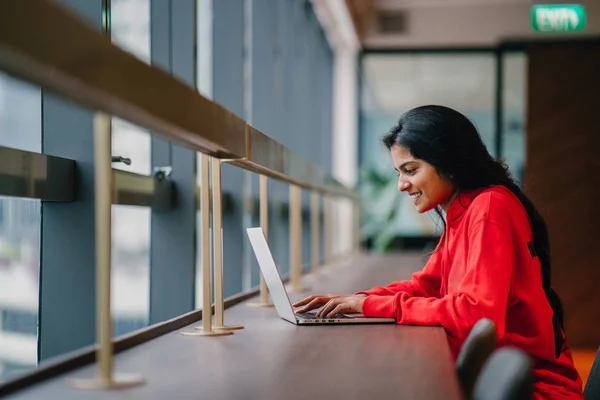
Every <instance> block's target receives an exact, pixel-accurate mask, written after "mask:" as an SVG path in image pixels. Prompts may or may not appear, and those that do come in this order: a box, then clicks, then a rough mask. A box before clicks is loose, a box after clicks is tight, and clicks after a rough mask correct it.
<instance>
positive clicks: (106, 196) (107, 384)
mask: <svg viewBox="0 0 600 400" xmlns="http://www.w3.org/2000/svg"><path fill="white" fill-rule="evenodd" d="M111 122H112V121H111V117H110V115H107V114H105V113H102V112H97V113H96V115H95V118H94V192H95V204H94V208H95V223H96V340H97V341H98V342H99V347H98V350H97V352H96V357H97V360H98V370H99V374H100V376H98V377H96V378H91V379H89V378H83V379H72V380H69V381H68V384H69V385H70V386H72V387H74V388H77V389H117V388H126V387H131V386H137V385H140V384H142V383H144V379H143V378H142V376H141V375H137V374H117V375H115V374H113V343H112V319H111V311H110V310H111V307H110V273H111V233H112V232H111V216H112V214H111V213H112V193H113V190H112V188H113V186H112V165H111V147H112V137H111V135H112V132H111Z"/></svg>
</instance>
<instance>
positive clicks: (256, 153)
mask: <svg viewBox="0 0 600 400" xmlns="http://www.w3.org/2000/svg"><path fill="white" fill-rule="evenodd" d="M0 69H2V70H5V71H6V72H8V73H10V74H12V75H16V76H18V77H20V78H23V79H25V80H28V81H30V82H33V83H35V84H38V85H40V86H42V87H44V88H47V89H50V90H52V91H55V92H57V93H59V94H61V95H64V96H67V97H69V98H71V99H74V100H76V101H79V102H81V103H83V104H85V105H86V106H88V107H90V108H93V109H96V110H100V111H105V112H107V113H110V114H112V115H115V116H118V117H121V118H124V119H127V120H129V121H131V122H133V123H135V124H137V125H140V126H143V127H144V128H147V129H149V130H151V131H152V132H156V133H157V134H158V135H162V136H164V137H165V138H167V139H169V140H173V141H175V142H177V143H179V144H181V145H184V146H186V147H188V148H191V149H193V150H195V151H199V152H202V153H205V154H208V155H211V156H213V157H217V158H221V159H228V160H232V162H233V163H234V164H235V165H238V166H239V167H241V168H244V169H248V170H254V171H258V172H260V173H263V174H266V175H268V176H270V177H272V178H275V179H278V180H282V181H286V182H289V183H293V184H296V185H298V186H301V187H303V188H306V189H311V190H317V191H320V192H322V193H326V194H331V195H335V196H345V197H350V198H354V197H355V195H354V191H353V190H352V189H350V188H347V187H346V186H344V185H342V184H341V183H339V182H337V181H336V180H335V179H333V178H332V177H329V176H326V175H325V174H324V173H323V172H322V171H321V170H320V169H319V168H317V167H316V166H314V165H313V164H311V163H310V162H308V161H306V160H304V159H302V158H301V157H299V156H297V155H296V154H295V153H294V152H292V151H291V150H289V149H288V148H286V147H285V146H283V145H282V144H280V143H279V142H277V141H275V140H273V139H272V138H270V137H269V136H267V135H265V134H263V133H261V132H260V131H258V130H256V129H255V128H253V127H250V126H248V125H247V124H246V122H245V121H244V120H243V119H242V118H240V117H238V116H236V115H235V114H233V113H231V112H229V111H228V110H226V109H225V108H224V107H222V106H221V105H219V104H217V103H216V102H213V101H211V100H209V99H207V98H205V97H203V96H202V95H200V94H199V93H198V92H197V90H195V89H194V88H192V87H189V86H188V85H186V84H184V83H183V82H181V81H179V80H177V79H176V78H174V77H173V76H171V75H170V74H169V73H167V72H166V71H164V70H162V69H160V68H159V67H156V66H151V65H148V64H146V63H144V62H143V61H141V60H139V59H137V58H136V57H135V56H133V55H132V54H130V53H128V52H126V51H124V50H122V49H120V48H119V47H117V46H115V45H113V44H112V43H111V42H110V40H109V38H107V37H105V36H103V35H102V34H101V32H99V31H96V30H94V29H93V28H92V27H90V26H88V25H87V24H86V23H85V22H84V21H82V20H81V19H80V18H79V17H77V16H76V15H74V14H72V13H71V12H69V11H68V10H66V9H64V8H63V7H61V6H60V5H58V4H57V3H56V2H54V1H48V0H28V1H26V2H23V1H19V2H13V3H11V6H10V7H7V8H6V9H5V10H3V12H2V13H0Z"/></svg>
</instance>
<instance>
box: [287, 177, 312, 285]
mask: <svg viewBox="0 0 600 400" xmlns="http://www.w3.org/2000/svg"><path fill="white" fill-rule="evenodd" d="M290 283H291V286H292V287H291V291H292V292H303V291H305V290H308V288H305V287H302V191H301V190H300V188H299V187H298V186H296V185H290Z"/></svg>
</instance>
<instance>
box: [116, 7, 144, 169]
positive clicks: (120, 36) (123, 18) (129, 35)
mask: <svg viewBox="0 0 600 400" xmlns="http://www.w3.org/2000/svg"><path fill="white" fill-rule="evenodd" d="M110 26H111V38H112V41H113V43H114V44H116V45H117V46H119V47H121V48H123V49H124V50H127V51H129V52H131V53H133V54H134V55H135V56H137V57H138V58H140V59H141V60H143V61H145V62H147V63H150V0H112V1H111V23H110ZM112 129H113V147H112V152H113V155H115V156H122V157H125V158H129V159H131V165H129V166H128V165H126V164H122V163H118V164H114V165H113V166H114V168H117V169H122V170H126V171H131V172H136V173H139V174H146V175H148V174H150V170H151V159H150V154H151V153H150V134H149V133H148V131H147V130H145V129H142V128H140V127H138V126H135V125H133V124H131V123H128V122H126V121H123V120H121V119H118V118H113V123H112Z"/></svg>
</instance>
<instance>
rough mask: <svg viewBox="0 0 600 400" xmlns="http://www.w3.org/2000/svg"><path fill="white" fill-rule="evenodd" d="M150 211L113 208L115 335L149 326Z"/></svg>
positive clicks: (132, 207)
mask: <svg viewBox="0 0 600 400" xmlns="http://www.w3.org/2000/svg"><path fill="white" fill-rule="evenodd" d="M150 213H151V210H150V209H149V208H146V207H135V206H120V205H114V206H113V207H112V224H113V226H112V235H113V236H112V277H111V279H112V298H111V305H112V316H113V332H114V334H115V336H117V335H122V334H124V333H127V332H131V331H133V330H136V329H140V328H143V327H145V326H147V325H148V316H149V309H150Z"/></svg>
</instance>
